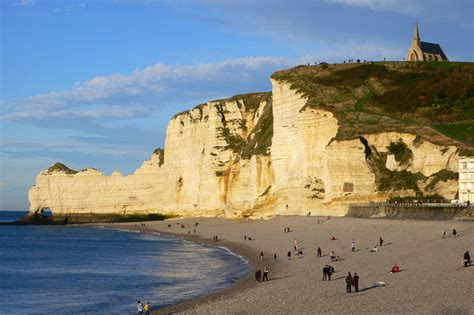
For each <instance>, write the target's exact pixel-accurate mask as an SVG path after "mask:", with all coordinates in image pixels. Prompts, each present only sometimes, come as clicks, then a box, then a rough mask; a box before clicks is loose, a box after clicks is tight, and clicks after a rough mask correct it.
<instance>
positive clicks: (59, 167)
mask: <svg viewBox="0 0 474 315" xmlns="http://www.w3.org/2000/svg"><path fill="white" fill-rule="evenodd" d="M53 172H63V173H66V174H76V173H77V171H75V170H72V169H70V168H69V167H67V166H66V165H64V164H63V163H55V164H54V165H52V166H50V167H49V168H48V173H53Z"/></svg>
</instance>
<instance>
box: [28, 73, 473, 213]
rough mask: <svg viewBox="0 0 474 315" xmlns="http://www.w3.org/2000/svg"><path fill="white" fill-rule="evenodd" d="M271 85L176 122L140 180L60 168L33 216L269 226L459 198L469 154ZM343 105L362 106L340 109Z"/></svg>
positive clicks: (50, 176) (45, 175) (51, 172)
mask: <svg viewBox="0 0 474 315" xmlns="http://www.w3.org/2000/svg"><path fill="white" fill-rule="evenodd" d="M324 71H325V70H324V69H323V70H320V72H321V73H322V74H320V75H323V74H324ZM369 80H370V81H371V82H373V81H374V78H370V79H369ZM271 83H272V91H271V93H270V92H267V93H253V94H244V95H237V96H234V97H232V98H230V99H224V100H217V101H212V102H208V103H205V104H202V105H199V106H197V107H196V108H194V109H192V110H189V111H186V112H183V113H179V114H177V115H175V116H174V117H173V118H172V119H171V121H170V122H169V125H168V128H167V133H166V140H165V146H164V149H157V150H155V151H154V152H153V154H152V156H151V158H150V159H149V160H145V161H144V162H143V164H142V166H141V167H139V168H138V169H137V170H136V171H135V172H134V173H133V174H131V175H128V176H123V175H122V174H120V173H118V172H114V173H113V174H112V175H111V176H105V175H104V174H102V173H101V172H99V171H97V170H95V169H86V170H82V171H74V170H71V169H69V168H67V167H66V166H64V165H63V164H59V163H58V164H55V165H53V166H52V167H50V168H49V169H47V170H45V171H42V172H41V173H40V174H39V175H38V176H37V178H36V183H35V185H34V186H33V187H32V188H31V189H30V191H29V200H30V205H31V206H30V212H31V213H34V212H37V211H40V210H42V209H46V208H49V209H51V210H52V211H53V214H55V215H59V216H61V215H63V216H64V215H66V214H90V213H100V214H125V215H127V214H134V213H164V214H175V215H180V216H216V215H218V216H226V217H250V218H268V217H272V216H275V215H306V214H307V213H308V212H311V214H313V215H344V214H346V212H347V204H349V203H354V202H357V203H358V202H370V201H384V200H387V199H389V198H391V197H394V196H423V195H424V196H426V195H439V196H442V197H444V198H447V199H450V198H454V197H455V195H456V192H457V186H458V183H457V167H458V157H459V155H460V152H461V150H464V151H466V146H464V145H462V144H461V143H459V142H456V141H453V140H451V139H449V138H447V137H444V136H442V135H440V134H439V133H436V132H435V131H433V130H431V129H430V130H429V132H428V131H427V129H426V128H424V127H420V126H408V127H406V128H405V127H404V128H398V127H396V125H395V124H387V126H388V127H387V128H383V126H379V127H381V128H377V129H373V128H372V129H371V128H370V126H369V127H367V126H366V127H360V128H357V129H358V130H357V132H352V131H351V129H350V128H349V127H348V126H349V125H348V124H347V121H346V120H344V119H343V118H341V115H340V113H339V112H338V111H337V110H334V109H332V108H331V107H330V106H328V105H327V104H324V105H321V106H314V105H312V103H311V102H312V100H314V94H313V95H309V94H308V93H304V92H302V90H301V89H298V88H297V87H295V85H294V83H293V82H291V80H287V79H282V78H278V76H274V77H273V78H272V79H271ZM374 86H378V88H379V89H382V88H380V82H379V83H378V85H377V84H374ZM314 90H315V92H314V93H319V94H327V93H329V92H328V91H330V88H328V87H325V86H324V85H320V86H319V87H317V88H315V89H314ZM331 93H332V92H331ZM361 93H362V94H364V93H363V91H362V92H361ZM341 104H343V105H344V104H345V105H344V106H353V105H354V103H350V102H349V103H347V100H339V101H334V102H333V103H332V105H334V106H336V107H337V106H343V105H341ZM354 106H355V105H354ZM423 128H424V129H423ZM420 130H421V131H420ZM468 151H469V152H471V151H470V148H469V149H468Z"/></svg>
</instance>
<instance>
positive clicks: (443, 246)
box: [120, 217, 474, 314]
mask: <svg viewBox="0 0 474 315" xmlns="http://www.w3.org/2000/svg"><path fill="white" fill-rule="evenodd" d="M318 220H320V221H321V223H318ZM176 222H179V223H180V224H181V223H182V224H184V225H185V227H186V228H184V229H182V228H181V227H179V226H177V225H176ZM195 222H199V226H198V227H197V228H196V229H197V236H194V235H192V234H193V229H194V227H193V224H194V223H195ZM168 224H171V225H172V228H171V229H170V228H168ZM120 225H121V226H127V227H135V224H133V223H127V224H120ZM285 227H290V229H291V232H290V233H284V228H285ZM135 228H138V227H135ZM453 228H455V229H456V230H457V231H458V237H456V238H453V236H452V234H451V232H452V229H453ZM141 229H142V230H143V231H144V232H147V231H156V232H164V233H171V234H175V235H181V236H182V237H183V238H186V239H190V240H195V241H198V242H202V241H205V242H210V243H212V244H216V245H219V246H226V247H228V248H229V249H231V250H232V251H234V252H236V253H238V254H240V255H242V256H244V257H246V258H247V259H248V260H249V263H250V264H251V266H252V270H253V271H254V270H255V269H256V268H260V269H263V266H264V265H266V266H268V267H269V269H270V274H269V278H270V281H268V282H261V283H255V281H254V280H253V271H252V272H251V274H250V275H249V276H247V277H244V278H243V279H241V280H240V281H239V282H238V283H237V284H236V285H235V286H233V287H232V288H230V289H227V290H224V291H222V292H219V293H217V294H212V295H209V296H205V297H201V298H197V299H193V300H190V301H187V302H183V303H181V304H178V305H174V306H171V307H167V308H164V309H161V310H154V311H153V313H154V314H163V313H175V312H179V313H181V312H183V313H187V314H315V313H343V312H344V313H411V314H413V313H416V314H420V313H422V314H474V266H471V267H467V268H465V267H463V266H462V264H461V261H462V255H463V253H464V252H465V251H466V250H469V251H470V253H471V256H472V255H473V254H474V223H472V222H462V221H421V220H375V219H355V218H331V219H330V220H327V218H318V217H277V218H275V219H272V220H269V221H234V220H225V219H209V218H194V219H175V220H168V221H161V222H160V221H155V222H146V225H145V228H141ZM443 229H444V230H446V232H447V233H446V235H447V237H446V238H445V239H442V238H441V231H442V230H443ZM188 230H190V231H191V235H188ZM214 235H217V236H218V238H219V241H218V242H217V243H215V242H213V241H212V237H213V236H214ZM244 235H247V236H250V237H251V238H252V240H251V241H245V240H244ZM331 235H334V236H335V237H336V238H337V240H335V241H331V240H330V239H329V238H330V236H331ZM379 237H382V238H383V239H384V245H383V246H382V247H381V249H380V251H379V252H377V253H371V252H370V249H371V248H372V247H373V246H374V245H375V244H377V243H378V241H379ZM295 239H296V241H297V244H298V246H299V247H300V248H302V249H303V256H295V251H294V250H293V245H294V240H295ZM353 240H354V241H355V243H356V248H357V251H355V252H351V242H352V241H353ZM317 246H320V247H321V249H322V250H323V257H321V258H319V257H316V249H317ZM290 250H291V251H292V255H293V257H292V259H291V260H288V259H287V252H288V251H290ZM261 251H263V253H264V259H263V261H260V252H261ZM330 251H334V252H335V253H336V254H337V255H339V256H340V257H341V258H342V261H338V262H331V261H330V258H329V256H328V254H329V252H330ZM274 253H276V254H277V256H278V260H277V262H276V263H275V262H273V255H274ZM395 263H397V264H398V265H399V266H400V269H401V272H400V273H397V274H391V273H390V272H389V271H390V269H391V267H392V266H393V265H394V264H395ZM326 264H330V265H332V266H333V267H334V268H335V273H334V274H333V279H332V281H322V268H323V267H324V266H325V265H326ZM347 272H351V273H352V274H353V273H354V272H357V273H358V275H359V276H360V281H359V283H360V284H359V289H360V292H358V293H350V294H348V293H346V287H345V281H344V277H345V276H346V275H347ZM379 282H384V283H385V286H375V284H376V283H379Z"/></svg>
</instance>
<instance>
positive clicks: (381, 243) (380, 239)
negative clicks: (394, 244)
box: [379, 237, 383, 247]
mask: <svg viewBox="0 0 474 315" xmlns="http://www.w3.org/2000/svg"><path fill="white" fill-rule="evenodd" d="M379 245H380V247H382V245H383V238H381V237H379Z"/></svg>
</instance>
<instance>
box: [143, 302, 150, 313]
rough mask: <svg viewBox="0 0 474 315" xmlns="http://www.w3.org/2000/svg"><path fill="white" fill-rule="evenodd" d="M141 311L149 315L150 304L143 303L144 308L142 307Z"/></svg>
mask: <svg viewBox="0 0 474 315" xmlns="http://www.w3.org/2000/svg"><path fill="white" fill-rule="evenodd" d="M143 311H144V312H145V315H150V302H146V303H145V306H143Z"/></svg>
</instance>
